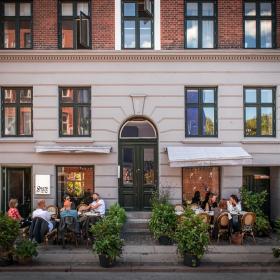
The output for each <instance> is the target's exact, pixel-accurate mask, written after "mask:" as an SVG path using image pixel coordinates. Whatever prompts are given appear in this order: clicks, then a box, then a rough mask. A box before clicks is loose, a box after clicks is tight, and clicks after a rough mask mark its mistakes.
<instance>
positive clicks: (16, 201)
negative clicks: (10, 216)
mask: <svg viewBox="0 0 280 280" xmlns="http://www.w3.org/2000/svg"><path fill="white" fill-rule="evenodd" d="M17 203H18V200H17V199H16V198H12V199H10V201H9V207H10V208H16V205H17Z"/></svg>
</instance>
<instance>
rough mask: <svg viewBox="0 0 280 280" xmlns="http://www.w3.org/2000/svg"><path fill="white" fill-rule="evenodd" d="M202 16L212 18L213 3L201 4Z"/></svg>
mask: <svg viewBox="0 0 280 280" xmlns="http://www.w3.org/2000/svg"><path fill="white" fill-rule="evenodd" d="M202 15H203V16H213V15H214V4H213V3H202Z"/></svg>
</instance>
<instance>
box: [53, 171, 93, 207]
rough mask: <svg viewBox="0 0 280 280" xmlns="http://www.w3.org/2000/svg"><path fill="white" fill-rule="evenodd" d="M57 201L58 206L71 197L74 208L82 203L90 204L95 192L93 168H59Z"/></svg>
mask: <svg viewBox="0 0 280 280" xmlns="http://www.w3.org/2000/svg"><path fill="white" fill-rule="evenodd" d="M56 171H57V199H58V206H59V207H62V206H63V200H64V197H65V196H66V195H69V196H70V198H71V201H72V202H73V203H74V206H75V207H77V206H78V205H79V204H81V203H86V204H89V203H90V202H91V198H90V196H91V194H92V193H93V192H94V167H93V166H57V170H56Z"/></svg>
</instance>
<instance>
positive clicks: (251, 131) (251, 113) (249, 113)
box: [245, 107, 257, 136]
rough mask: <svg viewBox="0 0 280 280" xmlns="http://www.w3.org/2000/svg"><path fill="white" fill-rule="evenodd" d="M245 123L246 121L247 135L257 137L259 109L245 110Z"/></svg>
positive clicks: (249, 108)
mask: <svg viewBox="0 0 280 280" xmlns="http://www.w3.org/2000/svg"><path fill="white" fill-rule="evenodd" d="M245 114H246V116H245V121H246V124H245V125H246V135H247V136H255V135H257V108H256V107H247V108H246V109H245Z"/></svg>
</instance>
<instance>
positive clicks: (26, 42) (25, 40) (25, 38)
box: [20, 21, 31, 49]
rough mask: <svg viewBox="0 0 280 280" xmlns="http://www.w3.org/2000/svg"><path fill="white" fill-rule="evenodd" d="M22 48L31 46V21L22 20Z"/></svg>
mask: <svg viewBox="0 0 280 280" xmlns="http://www.w3.org/2000/svg"><path fill="white" fill-rule="evenodd" d="M20 48H25V49H30V48H31V23H30V21H21V22H20Z"/></svg>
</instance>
